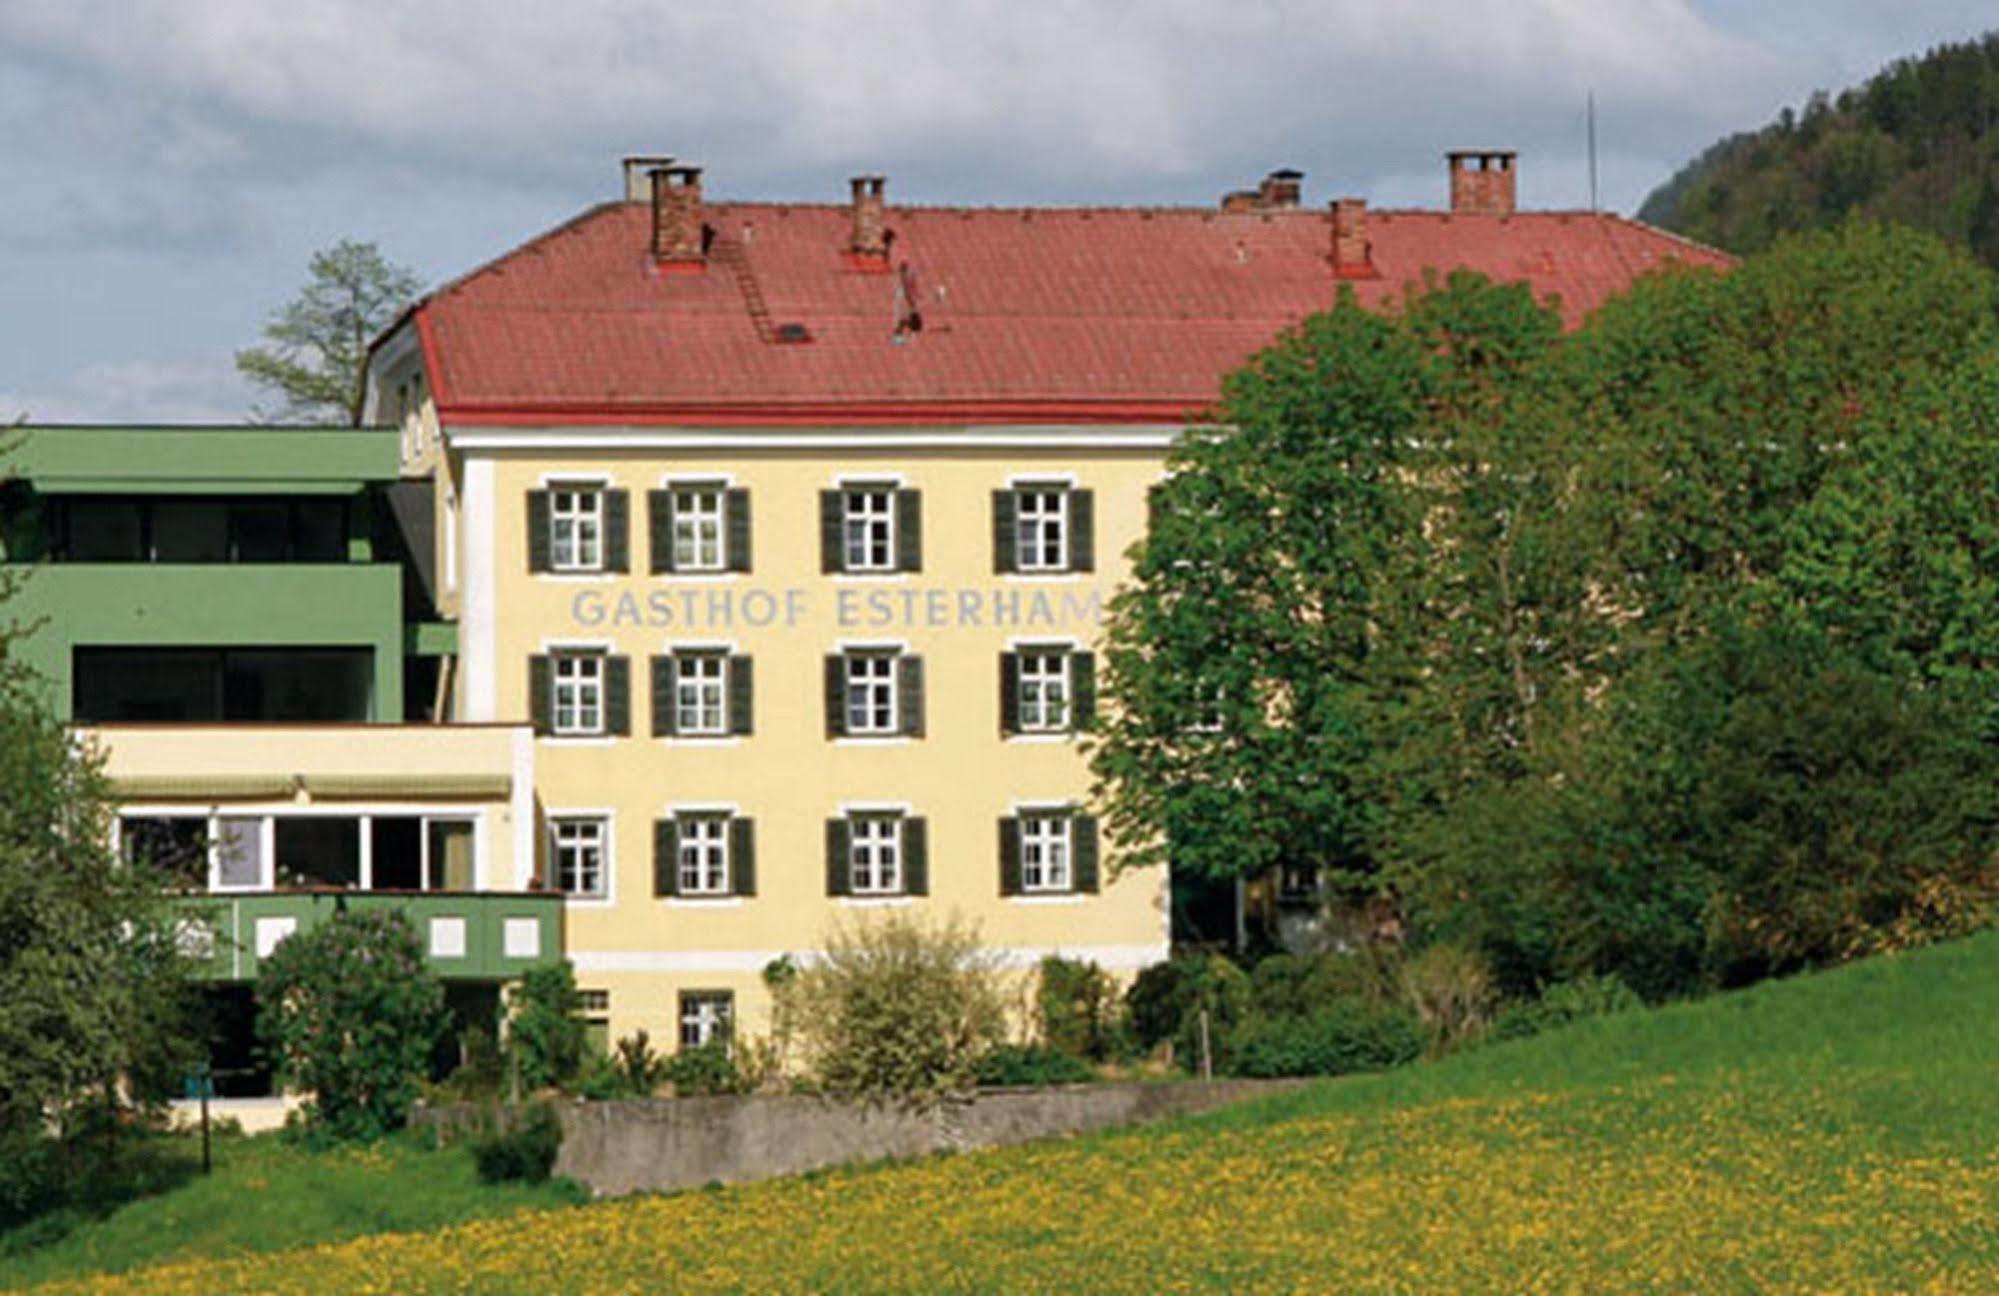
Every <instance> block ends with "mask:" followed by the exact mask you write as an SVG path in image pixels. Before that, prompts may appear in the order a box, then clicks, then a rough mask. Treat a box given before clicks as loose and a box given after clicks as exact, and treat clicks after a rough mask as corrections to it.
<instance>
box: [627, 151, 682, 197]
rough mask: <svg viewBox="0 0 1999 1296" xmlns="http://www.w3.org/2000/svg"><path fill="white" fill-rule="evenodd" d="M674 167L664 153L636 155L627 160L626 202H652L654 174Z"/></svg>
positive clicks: (671, 160) (670, 159)
mask: <svg viewBox="0 0 1999 1296" xmlns="http://www.w3.org/2000/svg"><path fill="white" fill-rule="evenodd" d="M672 165H673V159H672V158H670V157H668V156H667V155H666V154H664V153H634V154H631V155H629V156H628V157H626V158H625V168H624V170H625V201H626V202H651V201H652V173H653V172H655V171H661V170H664V169H665V168H667V167H670V166H672Z"/></svg>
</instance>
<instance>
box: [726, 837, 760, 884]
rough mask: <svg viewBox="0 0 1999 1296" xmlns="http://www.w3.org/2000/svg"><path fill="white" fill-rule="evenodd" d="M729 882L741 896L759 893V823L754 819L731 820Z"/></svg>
mask: <svg viewBox="0 0 1999 1296" xmlns="http://www.w3.org/2000/svg"><path fill="white" fill-rule="evenodd" d="M729 883H730V886H731V888H732V889H733V890H734V891H735V893H736V894H737V895H739V896H753V895H755V894H756V893H757V824H756V820H754V819H731V820H730V821H729Z"/></svg>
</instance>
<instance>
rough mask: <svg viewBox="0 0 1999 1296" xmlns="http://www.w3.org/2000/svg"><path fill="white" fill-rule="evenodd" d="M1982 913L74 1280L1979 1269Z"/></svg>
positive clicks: (1806, 1282)
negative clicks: (1602, 993) (1861, 944)
mask: <svg viewBox="0 0 1999 1296" xmlns="http://www.w3.org/2000/svg"><path fill="white" fill-rule="evenodd" d="M1995 1006H1999V934H1987V935H1984V936H1981V937H1978V938H1976V939H1973V940H1969V941H1964V942H1961V943H1958V944H1955V945H1951V946H1945V947H1939V948H1935V949H1931V950H1927V951H1923V952H1920V953H1915V954H1910V955H1905V956H1900V957H1895V958H1885V959H1879V960H1875V961H1872V962H1869V963H1865V964H1861V965H1857V966H1854V967H1851V968H1847V969H1844V970H1841V971H1838V972H1834V973H1829V974H1826V975H1821V976H1815V977H1808V978H1800V979H1797V980H1793V981H1789V982H1784V983H1779V984H1772V985H1767V986H1763V987H1759V988H1757V989H1755V990H1751V991H1748V992H1745V993H1740V994H1733V995H1727V996H1722V997H1718V998H1715V999H1712V1000H1709V1001H1706V1002H1704V1003H1699V1004H1688V1005H1682V1006H1676V1007H1673V1008H1668V1009H1665V1010H1662V1011H1659V1012H1653V1013H1644V1014H1633V1015H1630V1016H1626V1017H1621V1018H1613V1019H1608V1020H1602V1021H1597V1022H1590V1023H1585V1024H1583V1025H1580V1026H1578V1027H1574V1028H1571V1029H1569V1030H1566V1031H1562V1032H1559V1033H1556V1034H1553V1035H1548V1036H1544V1037H1541V1038H1539V1039H1534V1040H1527V1041H1523V1042H1520V1043H1518V1044H1511V1045H1506V1046H1501V1047H1495V1048H1491V1049H1486V1050H1482V1051H1478V1052H1474V1053H1470V1054H1466V1055H1462V1056H1460V1057H1457V1058H1455V1059H1452V1060H1450V1061H1447V1062H1444V1063H1441V1064H1438V1065H1435V1066H1426V1067H1416V1068H1411V1069H1408V1070H1405V1071H1401V1072H1396V1073H1390V1074H1386V1075H1381V1076H1374V1077H1368V1078H1364V1079H1355V1080H1346V1081H1338V1082H1333V1083H1328V1084H1324V1085H1319V1086H1315V1087H1313V1088H1310V1089H1308V1090H1304V1091H1300V1092H1297V1093H1293V1094H1289V1095H1286V1096H1284V1097H1282V1098H1278V1099H1273V1100H1269V1101H1266V1102H1262V1103H1258V1104H1254V1105H1251V1106H1247V1107H1243V1108H1239V1109H1236V1110H1233V1111H1229V1112H1224V1113H1218V1114H1215V1115H1211V1116H1208V1117H1203V1118H1196V1119H1192V1120H1187V1121H1182V1122H1178V1123H1175V1124H1172V1125H1167V1126H1159V1127H1154V1128H1151V1129H1146V1130H1136V1131H1127V1132H1122V1133H1117V1134H1111V1135H1101V1136H1095V1137H1090V1138H1083V1139H1076V1140H1071V1141H1067V1142H1052V1143H1044V1144H1038V1145H1034V1146H1030V1147H1025V1148H1014V1149H1007V1150H1000V1151H993V1152H985V1153H978V1154H971V1155H964V1156H957V1157H940V1158H935V1159H931V1160H925V1161H920V1162H915V1163H908V1164H903V1165H895V1166H888V1167H884V1168H875V1169H868V1170H854V1171H842V1172H837V1173H830V1174H822V1175H815V1176H808V1177H805V1178H801V1179H792V1180H784V1181H777V1182H772V1183H767V1184H761V1185H754V1186H747V1187H742V1188H734V1189H726V1190H720V1191H710V1192H697V1193H688V1194H682V1195H678V1196H673V1197H656V1198H641V1199H632V1200H626V1201H621V1202H613V1203H606V1204H603V1205H597V1206H591V1207H587V1208H584V1209H580V1210H569V1211H562V1212H553V1213H548V1214H532V1215H517V1216H514V1217H511V1218H508V1219H504V1220H490V1221H484V1222H477V1223H472V1224H467V1225H463V1226H459V1227H453V1228H447V1229H442V1230H438V1231H435V1232H432V1233H427V1234H414V1235H407V1236H383V1237H372V1238H366V1239H361V1240H357V1241H352V1242H346V1243H340V1244H335V1245H330V1246H325V1247H319V1248H314V1249H311V1250H307V1251H300V1252H294V1253H290V1254H287V1255H283V1256H273V1257H268V1258H263V1259H257V1260H248V1261H221V1262H206V1263H197V1264H192V1265H183V1266H173V1267H166V1268H161V1269H155V1270H151V1271H147V1272H144V1273H141V1274H135V1275H133V1276H131V1277H130V1278H128V1279H125V1280H118V1279H109V1280H104V1281H100V1282H94V1283H93V1282H85V1283H83V1284H82V1285H80V1286H78V1287H75V1288H63V1289H62V1290H86V1291H134V1292H136V1291H145V1292H161V1293H176V1292H190V1293H192V1292H216V1291H259V1292H265V1291H268V1292H313V1293H334V1292H355V1291H397V1292H460V1291H478V1292H535V1293H541V1292H608V1291H634V1292H636V1291H661V1290H675V1291H688V1292H704V1291H805V1290H823V1291H908V1292H957V1291H966V1292H970V1291H994V1290H1017V1291H1111V1292H1121V1291H1129V1292H1145V1293H1152V1292H1162V1291H1230V1292H1234V1291H1272V1292H1276V1291H1299V1290H1313V1291H1439V1290H1443V1291H1507V1292H1515V1291H1625V1290H1661V1289H1666V1290H1716V1291H1738V1290H1741V1291H1748V1290H1759V1291H1760V1290H1841V1291H1859V1290H1881V1289H1894V1290H1920V1289H1928V1290H1937V1291H1972V1290H1999V1101H1995V1096H1994V1093H1993V1089H1992V1080H1993V1078H1994V1074H1995V1069H1994V1064H1995V1062H1999V1036H1995V1033H1994V1031H1993V1030H1992V1028H1991V1020H1992V1016H1993V1009H1994V1007H1995Z"/></svg>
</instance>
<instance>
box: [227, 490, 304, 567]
mask: <svg viewBox="0 0 1999 1296" xmlns="http://www.w3.org/2000/svg"><path fill="white" fill-rule="evenodd" d="M229 531H230V539H231V541H232V544H233V547H234V548H235V550H236V561H237V562H246V563H263V562H283V561H284V560H285V554H286V551H287V549H289V548H290V540H291V510H290V509H289V508H288V507H286V506H285V505H283V504H270V503H261V502H259V503H249V502H246V503H240V504H233V505H231V506H230V509H229Z"/></svg>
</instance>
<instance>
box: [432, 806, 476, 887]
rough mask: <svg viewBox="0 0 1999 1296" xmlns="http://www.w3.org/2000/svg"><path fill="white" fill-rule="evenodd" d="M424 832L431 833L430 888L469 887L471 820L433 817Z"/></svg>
mask: <svg viewBox="0 0 1999 1296" xmlns="http://www.w3.org/2000/svg"><path fill="white" fill-rule="evenodd" d="M427 831H428V832H429V833H430V889H431V890H433V891H470V890H472V821H471V820H470V819H432V820H431V821H430V823H429V825H428V829H427Z"/></svg>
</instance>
